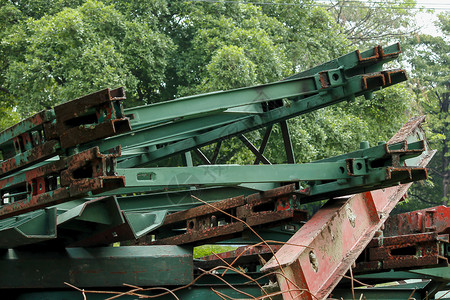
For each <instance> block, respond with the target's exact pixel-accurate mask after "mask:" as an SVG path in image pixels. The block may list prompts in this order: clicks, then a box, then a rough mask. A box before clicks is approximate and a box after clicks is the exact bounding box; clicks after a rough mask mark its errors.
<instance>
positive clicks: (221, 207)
mask: <svg viewBox="0 0 450 300" xmlns="http://www.w3.org/2000/svg"><path fill="white" fill-rule="evenodd" d="M294 191H295V186H294V185H293V184H291V185H286V186H283V187H280V188H276V189H272V190H268V191H265V192H263V193H257V194H253V195H250V196H247V197H243V196H239V197H234V198H230V199H225V200H222V201H219V202H216V203H214V204H212V205H207V204H205V205H202V206H199V207H195V208H192V209H189V210H186V211H181V212H177V213H173V214H171V215H168V216H167V217H166V219H165V222H164V225H163V227H162V229H165V230H168V229H169V230H173V229H176V228H186V232H185V233H182V234H175V235H173V236H170V237H166V238H161V239H159V240H156V241H153V242H152V241H151V240H149V238H143V239H140V240H139V243H140V244H156V245H162V244H168V245H182V244H192V243H198V242H203V243H205V242H216V241H220V240H224V239H227V238H230V237H233V236H236V235H237V234H239V233H241V232H243V231H244V230H245V229H247V228H248V227H247V225H249V226H252V227H253V226H259V225H264V226H265V227H270V226H277V225H280V224H281V223H282V222H287V221H290V220H293V219H295V220H296V221H304V220H306V212H304V211H301V210H298V209H296V208H295V206H296V203H295V199H294V198H292V197H291V194H292V193H293V192H294ZM224 212H226V213H227V214H229V215H227V214H225V213H224ZM230 215H231V216H233V217H230ZM239 220H241V221H244V222H245V223H246V224H247V225H245V224H244V223H243V222H241V221H239ZM157 238H158V236H157Z"/></svg>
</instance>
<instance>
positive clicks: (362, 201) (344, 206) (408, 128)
mask: <svg viewBox="0 0 450 300" xmlns="http://www.w3.org/2000/svg"><path fill="white" fill-rule="evenodd" d="M422 122H423V118H415V119H411V120H410V121H409V122H408V123H406V124H405V126H404V127H403V128H402V129H401V130H400V131H399V132H398V133H397V134H396V135H395V136H394V137H393V138H392V139H391V140H390V141H389V142H388V144H392V143H394V142H399V141H405V140H407V139H408V140H409V141H410V140H411V139H416V140H417V139H419V140H421V139H424V138H425V137H424V132H423V130H422V129H421V127H420V124H421V123H422ZM433 154H434V152H430V151H426V152H425V153H424V154H422V155H421V156H420V157H419V158H414V160H412V161H411V160H410V161H409V164H413V165H416V166H419V167H425V166H426V165H427V163H428V161H429V160H430V159H431V157H432V156H433ZM407 162H408V161H407ZM410 185H411V184H403V185H398V186H393V187H390V188H385V189H382V190H376V191H371V192H365V193H361V194H357V195H354V196H353V197H351V198H350V199H348V200H344V199H335V200H330V201H328V202H327V203H326V204H325V205H324V206H323V207H322V208H321V209H320V210H319V211H318V212H317V213H316V214H315V215H314V216H313V217H312V218H311V219H310V220H309V221H308V222H307V223H306V224H305V225H304V226H303V227H302V228H300V230H299V231H298V232H297V233H295V234H294V236H293V237H292V238H291V239H290V240H289V241H288V243H289V244H286V245H284V246H283V247H282V248H281V249H280V250H279V251H278V252H277V254H276V257H277V259H274V258H272V259H271V260H270V261H269V262H268V263H267V264H266V265H265V266H264V267H263V268H262V269H261V270H262V271H263V272H273V271H275V272H278V273H279V274H281V273H283V276H282V275H277V279H278V284H279V286H280V289H281V291H283V298H284V299H325V298H326V297H327V296H328V295H329V294H330V293H331V291H332V290H333V288H334V287H335V286H336V285H337V284H338V282H339V281H340V279H341V277H342V275H343V274H345V273H346V272H347V270H348V269H349V268H350V266H351V265H352V264H353V262H354V261H355V260H356V258H357V257H358V256H359V255H360V254H361V252H362V251H363V250H364V249H365V247H366V246H367V244H368V243H369V242H370V241H371V240H372V238H373V236H374V234H375V232H376V231H377V230H379V228H380V227H381V226H382V224H383V222H384V221H385V220H386V219H387V217H388V215H389V213H390V212H391V211H392V209H393V208H394V206H395V205H396V204H397V202H398V201H400V200H401V199H402V198H403V197H404V195H405V193H406V191H407V190H408V188H409V187H410ZM293 245H304V246H308V247H304V248H301V247H298V246H293ZM299 289H301V290H299Z"/></svg>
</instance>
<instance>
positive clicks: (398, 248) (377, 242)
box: [354, 232, 448, 273]
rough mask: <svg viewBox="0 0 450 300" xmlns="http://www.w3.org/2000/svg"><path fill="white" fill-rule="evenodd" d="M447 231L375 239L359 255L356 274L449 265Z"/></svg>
mask: <svg viewBox="0 0 450 300" xmlns="http://www.w3.org/2000/svg"><path fill="white" fill-rule="evenodd" d="M443 243H446V244H448V234H444V235H438V234H437V233H436V232H429V233H420V234H409V235H401V236H395V237H382V236H380V237H378V238H374V239H373V240H372V241H371V242H370V243H369V245H368V247H367V248H366V249H365V251H364V254H362V255H361V256H360V257H359V258H358V263H357V265H356V268H355V269H354V272H355V273H361V272H370V271H381V270H389V269H399V268H409V269H411V268H417V267H437V266H447V265H448V259H447V258H446V255H447V254H446V251H445V250H444V247H442V246H444V244H443Z"/></svg>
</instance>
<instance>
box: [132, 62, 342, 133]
mask: <svg viewBox="0 0 450 300" xmlns="http://www.w3.org/2000/svg"><path fill="white" fill-rule="evenodd" d="M321 77H326V82H327V83H326V84H324V83H321V80H323V79H322V78H321ZM342 83H343V74H342V73H341V71H340V70H339V69H335V70H327V71H325V72H324V74H323V75H319V74H315V75H312V76H309V77H303V78H297V79H292V80H285V81H282V82H274V83H268V84H263V85H258V86H254V87H246V88H240V89H235V90H230V91H224V92H214V93H209V94H202V95H196V96H189V97H184V98H179V99H176V100H172V101H167V102H162V103H157V104H153V105H147V106H141V107H136V108H131V109H128V110H127V111H126V112H125V113H126V114H127V115H132V116H133V117H132V119H131V125H132V126H133V128H135V129H139V128H140V127H141V126H143V125H145V126H148V125H151V124H157V123H162V122H167V121H172V120H174V119H178V118H184V119H185V118H190V117H193V116H200V115H207V114H211V113H217V112H223V111H226V110H227V109H230V108H234V107H239V106H245V105H249V104H254V103H262V102H267V101H273V100H279V99H284V98H292V97H298V96H303V95H310V94H314V93H318V92H319V91H325V90H327V89H330V88H334V87H337V86H340V85H342Z"/></svg>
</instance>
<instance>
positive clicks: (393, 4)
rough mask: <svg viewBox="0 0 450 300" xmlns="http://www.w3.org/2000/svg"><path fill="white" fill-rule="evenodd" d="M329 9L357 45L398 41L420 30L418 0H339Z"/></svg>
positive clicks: (344, 32) (343, 30) (346, 34)
mask: <svg viewBox="0 0 450 300" xmlns="http://www.w3.org/2000/svg"><path fill="white" fill-rule="evenodd" d="M332 3H333V4H332V5H331V7H330V8H329V11H330V13H331V14H332V15H333V16H334V18H335V20H336V22H337V23H338V24H339V25H341V28H342V34H344V35H345V36H346V37H347V39H348V40H349V41H350V42H351V43H352V44H353V45H358V46H361V45H373V44H376V43H386V42H392V41H397V40H398V39H400V38H402V37H405V36H408V35H409V34H410V33H411V32H414V31H417V30H418V27H417V26H416V25H415V21H414V16H415V13H416V12H417V10H414V9H412V8H415V7H416V1H415V0H368V1H363V0H356V1H355V0H338V1H332Z"/></svg>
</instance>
